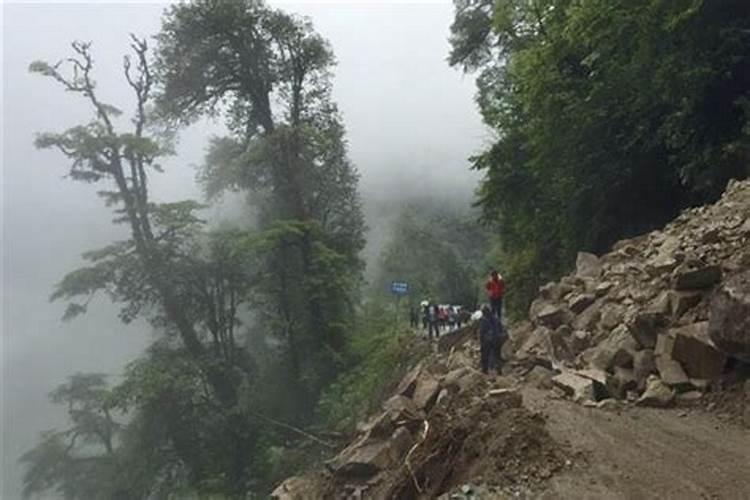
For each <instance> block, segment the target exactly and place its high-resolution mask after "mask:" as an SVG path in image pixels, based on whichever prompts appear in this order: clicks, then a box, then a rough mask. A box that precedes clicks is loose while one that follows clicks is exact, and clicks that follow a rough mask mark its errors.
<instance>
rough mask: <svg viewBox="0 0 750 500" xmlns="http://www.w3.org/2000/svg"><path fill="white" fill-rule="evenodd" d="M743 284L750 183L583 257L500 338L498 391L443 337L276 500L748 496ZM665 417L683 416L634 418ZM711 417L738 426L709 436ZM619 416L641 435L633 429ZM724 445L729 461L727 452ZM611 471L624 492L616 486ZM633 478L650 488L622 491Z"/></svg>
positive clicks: (469, 332) (469, 345)
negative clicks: (693, 459)
mask: <svg viewBox="0 0 750 500" xmlns="http://www.w3.org/2000/svg"><path fill="white" fill-rule="evenodd" d="M749 269H750V182H733V183H731V184H730V185H729V186H728V188H727V191H726V193H725V194H724V196H723V197H722V198H721V200H719V201H718V202H717V203H716V204H714V205H711V206H706V207H700V208H695V209H691V210H687V211H685V212H684V213H683V214H681V215H680V216H679V217H678V218H677V219H676V220H675V221H673V222H672V223H671V224H669V225H668V226H666V227H665V228H664V229H663V230H659V231H653V232H651V233H648V234H645V235H642V236H639V237H637V238H633V239H630V240H625V241H620V242H618V243H617V244H616V245H614V247H613V249H612V251H611V252H610V253H608V254H606V255H603V256H600V257H597V256H595V255H591V254H585V253H581V254H579V256H578V262H577V265H576V270H575V271H574V272H573V273H571V274H570V275H568V276H565V277H563V278H562V279H561V280H560V281H559V282H555V283H549V284H547V285H545V286H544V287H542V288H541V289H540V291H539V296H538V298H537V299H536V300H535V301H534V302H533V304H532V306H531V308H530V311H529V319H528V320H527V321H524V322H521V323H519V324H516V325H513V326H512V328H510V337H511V338H510V340H509V341H508V342H506V344H505V346H504V348H503V357H504V358H505V359H506V362H505V364H504V367H503V375H502V376H497V377H495V376H490V377H487V376H484V375H482V374H481V373H479V372H478V371H477V368H478V365H479V363H478V346H477V343H476V336H477V332H476V326H475V325H469V326H468V327H466V328H464V329H463V330H461V331H459V332H457V333H456V334H453V335H450V336H446V337H444V338H442V339H441V340H440V341H439V342H438V343H437V345H436V349H435V351H436V352H434V353H433V354H432V355H430V356H428V357H427V358H425V359H424V360H423V361H422V362H421V363H420V364H419V365H418V366H416V367H415V368H414V369H413V370H412V371H411V372H410V373H409V374H408V375H407V376H406V377H405V378H404V379H403V381H402V382H401V384H400V386H399V387H398V389H397V390H396V391H395V392H394V394H393V395H392V397H391V398H390V399H388V400H387V401H385V402H384V403H383V405H382V411H381V412H380V413H378V414H376V415H374V416H373V417H372V418H371V419H370V420H368V421H367V422H363V423H362V424H361V425H360V426H359V428H358V432H357V433H356V435H355V436H353V438H352V440H351V442H350V444H349V445H348V446H347V447H346V448H344V449H343V450H342V451H340V452H339V453H338V454H337V455H336V456H335V457H334V458H333V459H331V460H330V461H329V462H328V463H327V464H326V468H325V469H324V470H319V471H314V472H311V473H309V474H307V475H305V476H300V477H294V478H290V479H288V480H287V481H285V482H284V483H282V484H281V485H279V487H278V488H277V489H276V490H275V491H274V493H273V498H276V499H286V500H289V499H307V498H378V499H379V498H446V499H448V498H460V499H463V498H507V497H508V496H511V497H521V498H527V497H533V496H537V495H539V494H540V493H543V492H551V493H552V497H556V496H555V494H557V495H561V496H563V497H565V496H568V495H573V496H580V495H585V494H593V495H594V496H596V493H595V492H594V489H595V488H594V487H593V486H591V485H594V484H597V482H599V483H600V484H603V485H605V486H606V487H605V488H604V490H602V491H601V492H600V493H601V494H613V491H615V490H617V491H619V492H620V493H622V495H623V496H630V497H642V496H643V495H644V492H648V493H649V494H655V492H662V493H663V494H667V495H668V494H671V493H674V492H675V491H680V489H679V488H680V487H681V485H683V483H684V485H683V486H684V487H685V488H686V489H685V490H684V491H685V492H687V493H688V496H689V494H693V493H696V492H697V491H701V492H706V491H708V492H711V491H713V492H716V491H720V493H721V494H722V495H728V496H729V497H731V496H732V495H734V494H736V493H738V492H741V491H747V489H746V488H750V484H747V483H744V484H742V483H743V481H745V480H746V473H745V472H746V471H744V469H743V466H742V463H743V461H744V463H747V460H750V451H748V450H750V436H749V435H748V433H747V432H746V431H745V430H743V429H742V428H741V425H742V423H743V421H744V422H745V425H750V403H749V402H750V387H747V389H743V386H742V383H741V382H742V380H743V379H745V378H747V376H748V373H749V370H748V365H747V363H748V361H750V355H749V354H750V325H749V324H748V321H750V319H749V318H750V271H748V270H749ZM511 289H512V287H511ZM748 384H750V383H748ZM748 384H746V385H748ZM745 393H747V395H746V394H745ZM566 400H573V401H575V402H578V403H581V405H575V404H571V403H570V402H569V401H566ZM673 405H677V406H679V407H680V410H679V412H680V413H679V414H677V415H675V414H674V413H670V412H669V411H666V412H663V416H658V415H657V416H655V415H654V413H653V411H652V412H651V413H648V410H644V409H641V408H638V407H639V406H658V407H667V406H673ZM701 405H702V406H701ZM585 407H591V408H592V409H589V408H585ZM685 408H689V409H690V411H692V409H695V411H696V412H698V411H699V410H700V409H701V408H703V409H708V411H707V412H704V413H706V415H703V414H701V416H700V418H702V419H703V420H696V422H695V426H696V427H695V428H696V429H697V428H700V429H703V430H702V431H701V433H702V435H705V436H706V440H705V442H702V443H698V444H695V443H693V441H691V439H692V431H691V427H690V426H689V425H685V420H684V419H683V417H686V416H687V413H686V410H685ZM716 408H718V409H719V410H721V412H722V415H724V414H726V415H728V417H727V418H728V419H729V420H730V422H729V424H728V425H731V426H733V427H730V428H726V429H721V430H717V429H719V427H718V426H716V425H715V424H714V419H716V418H717V417H716V416H715V415H714V413H716V412H717V411H718V410H716V411H714V409H716ZM626 411H629V412H633V413H632V414H631V416H632V418H639V419H643V420H642V421H643V422H649V424H648V425H639V426H633V425H632V423H631V422H630V420H629V419H626V418H625V417H623V416H621V415H622V412H626ZM701 411H702V410H701ZM591 412H604V413H606V414H609V415H613V418H609V417H605V418H600V417H599V416H597V415H596V414H595V413H591ZM639 412H645V413H639ZM712 412H713V413H712ZM657 413H660V412H657ZM615 414H616V415H617V416H614V415H615ZM719 416H721V415H719ZM704 417H705V418H704ZM722 418H723V417H722ZM618 419H619V420H618ZM589 429H591V430H592V431H593V432H588V430H589ZM711 433H714V434H716V436H713V437H712V436H711V435H710V434H711ZM727 433H730V434H731V433H734V434H732V435H733V436H734V437H733V439H734V440H735V441H737V442H738V443H740V444H739V445H738V446H737V447H736V449H732V450H727V449H725V448H723V446H725V445H722V444H721V443H724V442H725V441H726V440H725V439H723V438H722V436H724V435H729V434H727ZM623 436H625V437H623ZM743 440H744V441H743ZM582 442H585V443H584V446H579V445H581V443H582ZM643 442H654V443H657V444H655V445H654V449H656V450H657V451H656V452H654V453H652V455H654V456H653V457H652V458H653V461H654V463H655V462H657V461H658V460H659V457H661V455H659V454H660V453H664V450H666V449H670V450H672V449H673V450H675V456H692V455H691V454H696V456H697V460H698V462H700V464H701V466H703V465H705V463H715V464H717V469H716V470H720V469H721V470H724V471H725V476H726V477H723V476H722V477H718V476H712V475H706V476H705V477H703V476H701V477H702V478H701V479H696V478H695V475H694V474H692V473H690V474H683V473H684V472H685V470H683V469H685V467H687V465H685V464H683V463H682V462H683V459H675V460H673V461H670V462H669V463H668V464H667V463H661V464H660V465H658V466H654V463H649V460H644V457H648V456H650V455H649V453H650V451H649V450H650V448H649V447H648V446H644V445H643ZM743 443H745V444H743ZM694 444H695V446H694ZM726 446H729V445H726ZM732 446H733V445H732ZM629 447H630V448H629ZM631 448H632V449H631ZM636 448H637V449H636ZM659 450H662V451H659ZM597 453H599V456H597ZM728 454H729V455H731V454H734V455H736V460H731V461H727V459H726V457H727V456H729V455H728ZM608 462H611V464H609V465H607V464H608ZM735 462H737V464H738V465H737V467H735V466H734V464H735ZM718 464H723V465H721V467H719V466H718ZM688 465H690V464H688ZM644 467H645V469H644ZM722 467H723V469H722ZM621 470H624V471H625V473H624V476H623V477H624V478H625V479H623V478H622V477H619V476H618V477H614V476H612V474H615V473H614V472H612V471H621ZM616 474H620V473H619V472H617V473H616ZM639 474H640V475H649V477H652V480H651V483H648V484H640V483H638V482H633V481H630V480H628V478H629V477H638V475H639ZM682 475H684V476H685V480H684V481H682V479H680V477H682ZM566 478H567V479H566ZM676 478H677V479H676ZM696 481H697V482H696ZM748 481H750V480H748ZM699 483H700V484H699ZM703 483H705V484H703ZM571 488H572V489H571ZM591 488H594V489H591ZM644 488H646V489H644ZM696 488H697V489H696ZM720 496H721V495H720ZM557 497H559V496H557Z"/></svg>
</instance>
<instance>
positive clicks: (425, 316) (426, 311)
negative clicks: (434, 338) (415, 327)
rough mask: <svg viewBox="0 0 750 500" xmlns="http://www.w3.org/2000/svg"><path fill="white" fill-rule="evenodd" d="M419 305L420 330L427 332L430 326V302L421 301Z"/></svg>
mask: <svg viewBox="0 0 750 500" xmlns="http://www.w3.org/2000/svg"><path fill="white" fill-rule="evenodd" d="M419 305H420V306H422V329H423V330H427V326H428V325H429V324H430V302H429V301H427V300H423V301H422V302H421V303H420V304H419Z"/></svg>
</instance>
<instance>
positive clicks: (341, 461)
mask: <svg viewBox="0 0 750 500" xmlns="http://www.w3.org/2000/svg"><path fill="white" fill-rule="evenodd" d="M402 429H403V428H399V429H396V431H395V432H394V437H393V438H391V439H387V440H383V441H367V442H357V443H355V444H353V445H351V446H349V447H348V448H346V449H345V450H344V451H342V452H341V453H340V454H339V455H338V456H336V457H335V458H334V459H333V460H331V461H330V462H328V466H329V467H330V468H331V469H332V471H333V472H334V474H335V475H336V476H338V477H340V478H345V479H367V478H369V477H372V476H374V475H375V474H377V473H378V472H380V471H381V470H383V469H386V468H388V467H389V466H391V465H392V464H394V463H396V462H397V461H398V460H400V459H401V454H402V452H403V451H404V448H405V446H403V443H402V441H403V440H404V439H403V436H404V432H403V430H402ZM407 432H408V431H407ZM396 434H398V436H397V435H396Z"/></svg>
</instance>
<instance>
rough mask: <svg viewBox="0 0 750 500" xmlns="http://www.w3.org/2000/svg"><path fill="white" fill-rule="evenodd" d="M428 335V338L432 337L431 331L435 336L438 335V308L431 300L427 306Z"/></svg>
mask: <svg viewBox="0 0 750 500" xmlns="http://www.w3.org/2000/svg"><path fill="white" fill-rule="evenodd" d="M427 310H428V313H429V316H428V322H429V325H428V336H429V338H430V339H432V333H433V332H434V333H435V338H438V337H440V328H439V325H440V317H439V315H440V308H439V306H438V305H437V304H435V303H433V302H431V303H430V305H429V306H428V309H427Z"/></svg>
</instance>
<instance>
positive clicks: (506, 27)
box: [21, 0, 750, 499]
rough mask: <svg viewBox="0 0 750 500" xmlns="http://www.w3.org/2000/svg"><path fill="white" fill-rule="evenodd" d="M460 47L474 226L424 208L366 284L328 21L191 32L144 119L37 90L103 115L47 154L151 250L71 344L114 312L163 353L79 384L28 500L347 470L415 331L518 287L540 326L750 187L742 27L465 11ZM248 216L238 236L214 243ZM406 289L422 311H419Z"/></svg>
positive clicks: (97, 264)
mask: <svg viewBox="0 0 750 500" xmlns="http://www.w3.org/2000/svg"><path fill="white" fill-rule="evenodd" d="M450 30H451V37H450V43H451V46H452V51H451V53H450V54H446V56H447V61H446V64H449V65H452V66H454V67H455V68H456V69H457V70H461V71H466V72H471V73H475V72H476V73H477V75H478V76H477V80H476V83H477V98H476V100H477V105H478V106H479V109H480V110H481V113H482V117H483V119H484V120H485V122H486V124H487V126H488V127H489V128H490V129H491V130H492V131H493V132H494V135H493V140H492V144H489V145H488V147H487V148H486V150H485V151H482V152H480V153H479V154H477V155H476V156H475V157H474V158H472V162H473V167H474V168H475V169H477V170H478V171H479V172H481V173H482V174H483V178H482V180H481V182H480V184H479V186H478V188H477V193H476V199H475V203H474V205H475V206H473V207H467V206H462V205H452V204H447V203H444V202H443V201H441V200H434V199H419V200H407V202H405V203H403V205H402V206H399V207H398V208H397V214H396V216H395V220H394V223H393V224H392V225H391V227H390V230H389V237H388V240H387V242H386V243H385V246H384V248H383V251H382V254H381V256H380V258H379V259H378V262H376V263H374V264H373V266H374V271H372V273H371V274H372V276H374V278H373V279H371V280H370V282H366V281H365V280H364V276H365V274H364V271H365V262H364V260H363V258H362V251H363V249H364V246H365V243H366V241H365V236H366V224H365V217H364V214H363V210H362V202H361V198H360V194H359V192H358V180H359V174H358V171H357V168H356V166H355V165H353V163H352V162H351V161H350V159H349V156H348V151H347V140H346V130H345V126H344V121H343V119H342V117H341V115H340V113H339V111H338V110H337V106H336V103H335V102H334V101H333V99H332V93H331V92H332V86H333V84H334V82H333V66H334V64H335V58H334V54H333V48H332V47H331V45H330V44H329V43H328V42H327V41H326V40H325V39H323V38H322V37H321V36H320V35H319V34H318V33H317V32H316V31H315V28H314V26H313V25H312V24H311V22H310V21H309V20H307V19H303V18H300V17H297V16H294V15H291V14H288V13H286V12H285V11H283V10H279V9H276V8H273V7H270V6H268V5H266V4H265V3H263V2H262V1H259V0H232V1H216V0H193V1H190V2H183V3H179V4H175V5H172V6H170V7H169V8H167V10H166V11H165V13H164V16H163V20H162V25H161V31H160V32H159V33H158V34H157V35H156V36H155V38H154V43H153V44H152V43H151V39H148V40H146V39H140V38H138V37H135V36H134V37H133V38H132V40H131V49H132V50H131V53H130V54H129V55H127V56H126V57H125V58H124V60H123V73H122V78H123V79H124V80H125V82H126V83H127V85H128V86H129V88H130V89H131V91H132V94H133V96H134V99H135V103H136V106H135V109H133V110H126V109H119V108H118V107H117V104H116V103H108V102H105V101H104V100H103V97H102V94H101V93H100V89H99V88H98V87H97V85H96V79H95V78H96V65H95V63H94V53H95V45H91V44H88V43H82V42H75V43H73V44H72V47H71V50H72V54H71V56H70V57H69V58H68V59H65V60H63V61H61V62H59V63H47V62H41V61H37V62H34V63H32V64H31V66H30V70H31V71H32V72H34V73H38V74H40V75H42V76H45V77H48V78H50V79H51V80H52V82H54V83H55V84H57V85H61V86H62V87H63V88H64V89H65V90H67V91H68V92H69V94H71V98H73V97H75V98H77V99H82V100H84V101H85V102H86V103H87V105H88V106H89V108H90V110H91V120H90V121H88V122H86V123H83V124H80V125H78V126H75V127H73V128H70V129H68V130H65V131H62V132H53V133H47V132H44V133H40V134H39V135H38V137H37V139H36V146H37V147H39V148H43V149H52V150H56V151H57V152H58V153H59V155H60V156H61V157H62V158H64V159H65V160H66V163H65V165H66V167H67V168H66V173H67V177H68V178H69V179H70V180H71V181H77V182H83V183H90V184H95V185H96V186H97V188H98V189H99V191H98V193H99V195H100V196H101V198H102V204H103V206H104V207H105V208H106V209H108V210H111V211H112V212H113V215H114V219H113V224H121V225H124V227H126V228H127V230H128V233H129V235H130V237H129V238H128V239H125V240H122V241H113V242H111V244H109V245H107V246H106V247H104V248H98V249H92V250H91V251H89V252H87V253H86V254H85V256H84V258H85V260H86V262H87V264H86V265H85V266H84V267H81V268H79V269H75V270H72V271H71V272H70V273H69V274H67V275H66V276H64V277H62V279H61V280H60V282H59V283H58V285H57V286H56V288H55V289H54V290H53V292H52V299H53V300H60V301H65V302H66V303H67V304H68V305H67V312H66V314H65V318H64V319H65V320H73V319H74V318H76V317H78V316H81V315H84V314H85V313H86V311H87V308H88V307H89V305H90V304H92V298H93V297H95V296H98V295H104V296H105V297H107V298H108V299H110V300H111V301H112V302H114V303H116V304H117V305H118V306H119V307H120V319H121V321H123V322H125V323H129V322H133V321H135V320H137V319H139V318H140V319H146V320H148V321H149V322H150V324H151V325H152V327H153V329H154V330H155V331H156V332H158V335H157V338H156V340H155V341H154V342H153V344H152V345H151V346H150V347H149V348H148V350H147V351H146V352H145V353H144V354H143V355H142V356H141V357H139V358H138V359H136V360H134V361H133V362H132V363H130V364H129V365H128V367H127V369H126V371H125V373H124V376H123V377H122V380H121V381H119V382H118V383H112V381H111V380H109V378H108V377H106V376H105V375H102V374H82V373H79V374H75V375H72V376H71V377H70V378H69V379H68V380H67V381H65V382H64V383H63V384H62V385H60V386H59V388H57V389H56V390H55V391H54V392H53V393H52V394H51V399H52V400H53V401H54V402H55V403H59V404H60V405H63V406H64V407H65V408H66V409H67V412H68V416H69V425H68V426H67V427H65V428H62V429H59V430H55V431H50V432H48V433H46V434H44V436H43V439H42V440H41V441H40V442H39V443H38V444H37V446H36V447H34V448H33V449H31V450H30V451H28V452H27V453H26V454H25V455H24V456H23V457H22V459H21V460H22V462H23V463H24V464H25V466H26V476H25V478H24V484H25V493H26V495H28V496H33V495H35V494H38V493H42V492H45V491H56V492H57V493H58V494H59V495H61V496H62V497H63V498H66V499H132V498H199V497H200V498H263V497H264V496H265V495H267V494H268V492H269V491H270V490H271V489H272V487H273V486H274V485H275V484H276V483H278V481H279V480H281V479H283V478H285V477H287V476H288V475H291V474H293V473H295V472H297V471H299V470H300V469H302V468H304V467H307V466H309V465H310V464H312V463H316V462H317V461H320V460H322V459H323V458H324V457H326V456H327V453H329V452H330V451H331V449H332V447H335V446H336V439H337V437H338V436H342V435H345V434H346V433H347V432H349V431H351V429H353V427H354V425H355V424H356V421H357V420H358V418H360V417H361V416H363V415H364V414H366V412H367V411H368V410H370V409H371V408H372V405H373V401H374V400H375V397H376V396H377V395H378V394H380V392H381V391H383V388H384V387H387V386H388V385H390V384H392V383H393V382H394V381H395V380H397V379H398V377H399V375H400V374H401V370H403V369H404V367H405V366H406V361H407V360H408V358H409V357H411V356H415V355H417V354H418V353H415V352H413V351H412V350H411V348H407V347H406V346H407V344H408V342H407V340H408V339H409V338H411V337H413V336H414V332H413V331H412V330H410V329H409V328H408V327H407V321H406V319H407V314H406V311H407V309H408V308H409V307H413V306H416V305H417V304H418V303H419V302H420V301H421V300H423V299H434V300H440V301H443V302H445V303H452V304H462V305H465V306H469V307H475V306H476V305H477V304H479V303H481V302H482V301H483V300H484V295H483V289H482V283H483V281H484V279H485V277H486V273H487V271H488V270H489V269H490V268H493V267H497V268H498V269H499V270H500V271H501V272H502V274H503V275H504V277H505V280H506V283H507V286H508V290H509V292H508V301H507V303H506V308H507V309H508V312H509V313H510V315H511V318H518V317H521V316H522V315H523V314H525V311H526V310H527V307H528V303H529V302H530V300H531V298H532V297H533V295H534V294H535V292H536V291H537V289H538V287H539V286H540V285H542V284H543V283H545V282H546V281H549V280H551V279H553V278H556V277H558V276H560V275H561V274H562V273H563V272H565V271H567V270H569V268H571V266H572V265H573V260H574V257H575V254H576V252H577V251H579V250H588V251H592V252H595V253H600V252H603V251H604V250H606V249H607V248H608V247H609V246H610V245H611V244H612V243H613V242H614V241H615V240H617V239H619V238H621V237H625V236H630V235H634V234H637V233H640V232H642V231H644V230H647V229H650V228H653V227H656V226H658V225H660V224H663V223H664V222H665V221H666V220H668V219H670V218H671V217H673V216H674V215H675V214H676V213H677V212H678V211H679V210H681V209H682V208H684V207H686V206H690V205H694V204H699V203H704V202H706V201H710V200H713V199H715V198H716V197H717V196H718V195H719V194H720V193H721V191H722V189H723V188H724V186H725V184H726V182H727V181H728V180H729V179H731V178H744V177H747V176H748V173H750V124H749V123H750V122H749V119H750V4H748V3H747V2H745V1H743V0H712V1H710V2H709V1H702V0H684V1H674V0H628V1H624V0H622V1H621V0H592V1H576V0H532V1H527V0H455V19H454V22H453V24H452V26H451V27H450ZM152 45H153V47H152ZM418 84H419V83H418V82H417V83H415V85H418ZM435 105H436V106H439V105H440V104H439V103H435ZM205 117H212V118H214V119H218V120H220V121H221V122H222V123H223V124H224V125H225V126H226V130H227V135H225V136H221V137H214V138H212V139H211V140H210V144H209V146H208V149H207V153H206V155H205V159H204V162H203V164H202V165H201V166H200V171H199V175H198V178H199V182H200V184H201V186H202V188H203V191H204V194H205V197H204V199H203V200H185V201H182V202H172V203H156V202H154V201H153V199H154V198H155V197H154V196H153V193H152V190H151V185H150V183H149V181H150V179H151V178H152V176H155V175H159V173H160V172H161V170H162V168H161V166H160V164H161V162H162V161H163V160H164V158H166V157H168V156H170V155H172V154H173V153H174V144H175V141H177V139H178V137H179V134H180V132H181V131H182V130H183V129H184V128H185V127H187V126H189V125H190V124H191V123H194V122H195V121H197V120H200V119H203V118H205ZM61 164H62V162H61ZM227 193H239V194H240V195H241V196H242V197H243V199H244V200H245V206H244V208H243V214H244V216H243V220H242V221H241V222H240V223H238V224H234V225H231V226H228V227H227V226H216V225H211V224H208V223H207V222H206V221H205V220H204V219H205V217H204V209H205V208H206V206H209V205H210V204H212V203H215V202H217V200H220V199H221V197H222V196H224V195H226V194H227ZM396 279H403V280H406V281H408V282H409V283H410V284H411V286H412V289H411V293H410V295H409V296H408V300H406V301H404V302H403V303H399V304H395V303H394V301H393V300H392V298H391V297H390V295H389V294H388V284H389V283H390V282H391V281H392V280H396ZM84 320H85V319H77V321H84ZM280 388H283V390H281V389H280Z"/></svg>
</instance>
